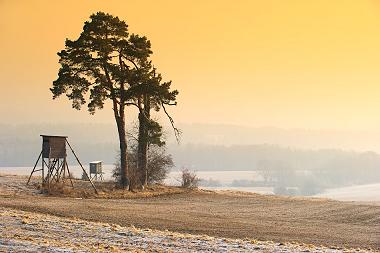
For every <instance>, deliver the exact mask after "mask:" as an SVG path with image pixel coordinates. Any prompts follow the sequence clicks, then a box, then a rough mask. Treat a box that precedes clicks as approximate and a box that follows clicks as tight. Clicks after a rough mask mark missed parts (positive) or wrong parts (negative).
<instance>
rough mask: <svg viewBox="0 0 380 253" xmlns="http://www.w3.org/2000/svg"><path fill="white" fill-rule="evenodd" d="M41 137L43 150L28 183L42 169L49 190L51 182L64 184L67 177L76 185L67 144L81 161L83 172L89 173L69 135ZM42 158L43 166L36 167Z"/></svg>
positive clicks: (43, 180) (44, 184)
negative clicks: (70, 141) (71, 143)
mask: <svg viewBox="0 0 380 253" xmlns="http://www.w3.org/2000/svg"><path fill="white" fill-rule="evenodd" d="M41 137H42V150H41V152H40V155H39V156H38V158H37V161H36V163H35V164H34V167H33V170H32V172H31V173H30V176H29V179H28V182H27V184H29V182H30V179H31V177H32V175H33V173H35V172H37V171H41V178H42V185H43V186H47V189H48V191H49V190H50V186H51V184H54V183H63V184H64V183H65V180H66V179H67V178H68V179H69V180H70V183H71V186H72V187H74V184H73V181H72V175H71V173H70V170H69V165H68V164H67V152H66V144H67V145H68V147H69V149H70V150H71V152H72V153H73V155H74V157H75V158H76V160H77V162H78V163H79V165H80V167H81V168H82V170H83V173H85V174H86V175H87V172H86V171H85V169H84V168H83V166H82V164H81V162H80V161H79V158H78V157H77V155H76V154H75V152H74V150H73V148H72V147H71V145H70V143H69V142H68V140H67V136H57V135H41ZM40 159H41V168H40V169H38V168H36V167H37V165H38V161H39V160H40ZM45 170H46V171H45ZM66 173H67V174H66ZM87 177H88V175H87ZM88 178H89V181H90V183H91V185H92V187H93V188H94V190H95V192H96V193H97V190H96V188H95V185H94V184H93V183H92V181H91V179H90V177H88Z"/></svg>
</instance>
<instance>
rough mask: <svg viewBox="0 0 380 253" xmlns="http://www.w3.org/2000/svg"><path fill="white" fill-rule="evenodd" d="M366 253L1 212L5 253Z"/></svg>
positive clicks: (1, 240) (1, 245)
mask: <svg viewBox="0 0 380 253" xmlns="http://www.w3.org/2000/svg"><path fill="white" fill-rule="evenodd" d="M353 251H356V252H365V251H364V250H360V249H356V250H354V249H351V250H347V249H338V248H335V249H333V248H325V247H315V246H313V245H307V244H296V243H285V244H282V243H280V244H279V243H274V242H269V241H265V242H264V241H256V240H248V239H246V240H240V239H226V238H217V237H210V236H207V235H191V234H183V233H175V232H170V231H159V230H151V229H138V228H135V227H133V226H131V227H122V226H119V225H113V224H107V223H97V222H88V221H84V220H80V219H76V218H73V219H68V218H61V217H56V216H51V215H45V214H37V213H30V212H23V211H18V210H13V209H5V208H0V252H331V253H332V252H353Z"/></svg>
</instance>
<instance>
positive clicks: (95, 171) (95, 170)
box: [90, 161, 103, 180]
mask: <svg viewBox="0 0 380 253" xmlns="http://www.w3.org/2000/svg"><path fill="white" fill-rule="evenodd" d="M92 175H94V176H92ZM98 176H99V179H101V180H103V169H102V161H93V162H90V177H92V178H91V179H95V180H97V179H98Z"/></svg>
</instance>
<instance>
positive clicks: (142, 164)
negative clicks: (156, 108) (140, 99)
mask: <svg viewBox="0 0 380 253" xmlns="http://www.w3.org/2000/svg"><path fill="white" fill-rule="evenodd" d="M146 116H147V115H145V116H144V114H143V113H142V112H140V113H139V136H138V147H137V167H138V171H139V173H140V182H141V184H142V185H143V186H145V185H147V183H148V168H147V160H148V124H149V122H148V119H147V118H146Z"/></svg>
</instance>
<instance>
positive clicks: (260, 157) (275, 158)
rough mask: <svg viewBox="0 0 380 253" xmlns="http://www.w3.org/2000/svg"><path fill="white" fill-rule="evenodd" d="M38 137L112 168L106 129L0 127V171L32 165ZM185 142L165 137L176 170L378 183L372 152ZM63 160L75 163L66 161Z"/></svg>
mask: <svg viewBox="0 0 380 253" xmlns="http://www.w3.org/2000/svg"><path fill="white" fill-rule="evenodd" d="M206 132H207V131H204V132H203V133H206ZM20 133H21V134H20ZM198 133H202V131H200V130H199V131H198ZM40 134H65V135H68V136H69V141H70V143H71V144H72V146H73V147H74V149H75V150H76V153H77V154H78V156H79V157H80V159H81V160H82V162H83V163H88V162H90V161H92V160H103V161H104V163H106V164H113V163H114V162H115V160H116V153H117V149H118V144H117V136H116V132H115V131H114V126H113V125H111V124H110V125H106V124H105V125H99V124H94V125H91V124H87V125H83V124H74V125H20V126H10V125H0V167H6V166H12V167H17V166H32V165H33V163H34V162H35V160H36V158H37V155H38V154H39V152H40V149H41V138H40V136H39V135H40ZM191 139H192V138H190V137H185V138H184V140H185V141H183V142H182V143H181V144H180V145H179V146H178V145H177V144H175V143H174V142H173V141H171V140H170V137H169V140H168V153H170V154H171V155H172V157H173V160H174V162H175V166H176V169H181V168H183V167H186V168H188V169H190V170H195V171H204V170H210V171H212V170H232V171H239V170H256V171H261V174H262V176H263V177H265V180H266V181H267V183H268V184H270V182H272V183H273V182H276V185H277V186H279V185H280V184H283V185H284V186H285V187H288V186H293V185H296V186H297V187H299V183H296V182H295V181H297V180H296V179H299V178H300V175H302V179H301V181H302V182H303V183H304V182H309V183H308V184H309V185H310V184H313V183H315V182H314V181H317V184H318V187H322V188H326V187H331V186H344V185H353V184H364V183H375V182H380V155H379V154H378V153H375V152H355V151H344V150H340V149H305V148H289V147H284V146H280V145H270V144H253V145H249V144H246V145H234V144H232V145H222V144H219V143H218V144H210V143H204V142H203V143H201V142H198V143H192V142H191V141H190V140H191ZM193 139H195V138H193ZM199 139H201V137H199ZM69 161H71V162H72V163H74V161H75V160H74V159H73V158H70V157H69ZM285 179H286V180H285ZM292 180H293V181H292ZM245 183H247V182H245ZM242 184H244V182H242Z"/></svg>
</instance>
